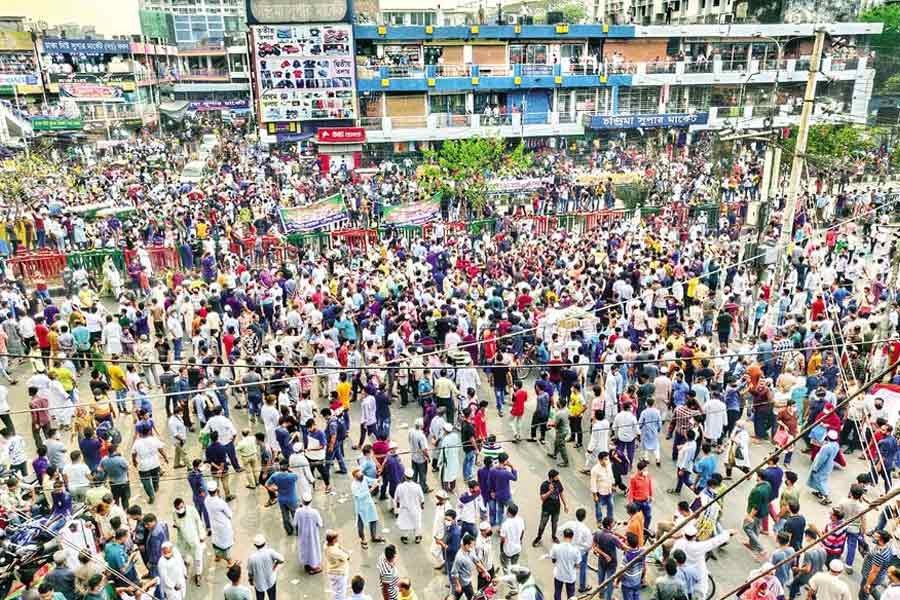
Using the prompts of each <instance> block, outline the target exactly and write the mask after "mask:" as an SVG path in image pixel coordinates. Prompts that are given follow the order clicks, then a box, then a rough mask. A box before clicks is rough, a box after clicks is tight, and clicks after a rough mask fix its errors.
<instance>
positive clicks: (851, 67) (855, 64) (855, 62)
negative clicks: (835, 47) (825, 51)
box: [831, 58, 859, 71]
mask: <svg viewBox="0 0 900 600" xmlns="http://www.w3.org/2000/svg"><path fill="white" fill-rule="evenodd" d="M858 68H859V59H858V58H832V59H831V70H832V71H855V70H857V69H858Z"/></svg>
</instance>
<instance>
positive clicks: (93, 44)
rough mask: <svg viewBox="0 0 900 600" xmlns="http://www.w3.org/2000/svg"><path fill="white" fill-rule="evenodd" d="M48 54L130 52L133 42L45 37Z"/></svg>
mask: <svg viewBox="0 0 900 600" xmlns="http://www.w3.org/2000/svg"><path fill="white" fill-rule="evenodd" d="M44 52H45V53H46V54H89V55H92V56H97V55H99V54H129V53H130V52H131V44H129V43H128V41H127V40H69V39H62V38H45V39H44Z"/></svg>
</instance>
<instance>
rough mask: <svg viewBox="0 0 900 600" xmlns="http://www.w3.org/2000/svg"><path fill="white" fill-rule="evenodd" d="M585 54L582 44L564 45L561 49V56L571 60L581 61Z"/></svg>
mask: <svg viewBox="0 0 900 600" xmlns="http://www.w3.org/2000/svg"><path fill="white" fill-rule="evenodd" d="M583 53H584V46H583V45H582V44H563V45H562V47H561V48H560V56H561V57H562V58H568V59H570V60H579V59H580V58H581V55H582V54H583Z"/></svg>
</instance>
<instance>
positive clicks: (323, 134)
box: [316, 127, 366, 144]
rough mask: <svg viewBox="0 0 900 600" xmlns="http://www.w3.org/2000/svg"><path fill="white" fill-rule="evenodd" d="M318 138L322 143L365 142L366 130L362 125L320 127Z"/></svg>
mask: <svg viewBox="0 0 900 600" xmlns="http://www.w3.org/2000/svg"><path fill="white" fill-rule="evenodd" d="M316 140H317V141H318V142H319V143H320V144H364V143H365V141H366V130H365V129H363V128H362V127H319V129H318V130H317V131H316Z"/></svg>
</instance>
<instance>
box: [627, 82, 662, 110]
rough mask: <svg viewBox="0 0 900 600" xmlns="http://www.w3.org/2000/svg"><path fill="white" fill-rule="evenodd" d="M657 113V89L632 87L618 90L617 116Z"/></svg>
mask: <svg viewBox="0 0 900 600" xmlns="http://www.w3.org/2000/svg"><path fill="white" fill-rule="evenodd" d="M656 112H659V88H658V87H632V88H621V89H620V90H619V114H623V115H637V114H652V113H656Z"/></svg>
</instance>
